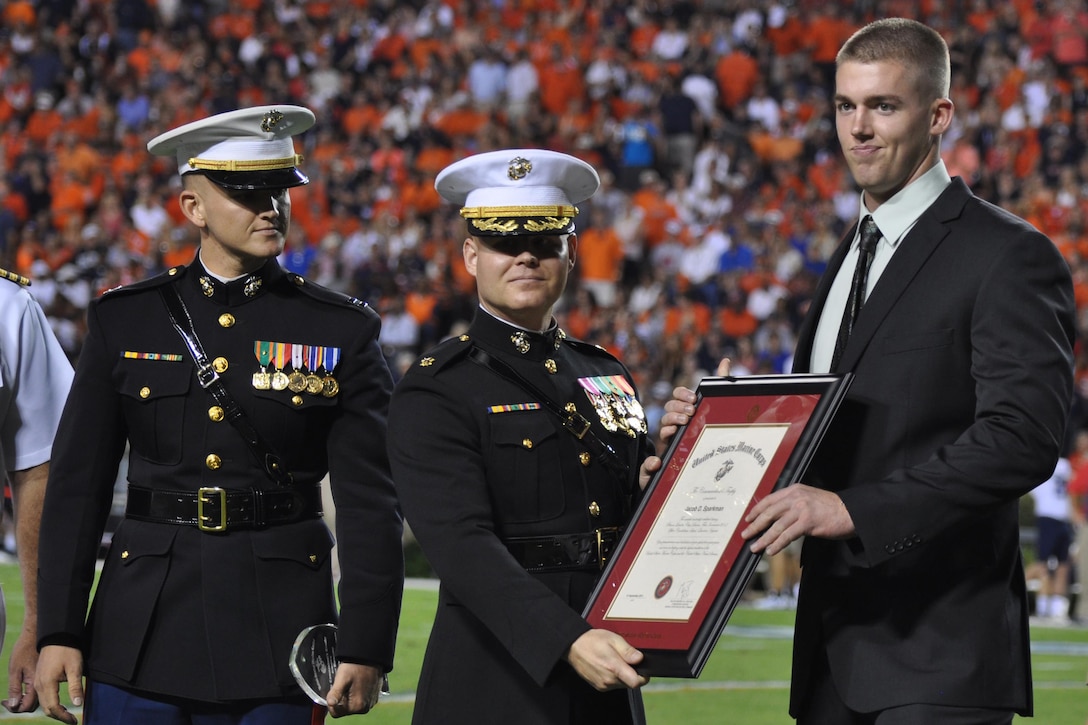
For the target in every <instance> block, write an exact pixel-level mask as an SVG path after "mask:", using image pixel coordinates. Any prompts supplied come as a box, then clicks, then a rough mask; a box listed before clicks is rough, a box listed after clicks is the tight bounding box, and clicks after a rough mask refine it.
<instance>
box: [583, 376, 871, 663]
mask: <svg viewBox="0 0 1088 725" xmlns="http://www.w3.org/2000/svg"><path fill="white" fill-rule="evenodd" d="M851 377H852V376H851V375H850V374H849V373H846V374H841V375H832V374H826V375H824V374H813V373H806V374H798V375H753V376H745V377H712V378H705V379H704V380H703V381H702V382H701V383H700V384H699V386H698V387H697V389H696V394H697V400H696V403H695V414H694V415H693V416H692V418H691V421H690V422H689V423H688V424H687V425H685V426H684V427H683V428H681V429H680V430H679V431H677V433H676V435H674V436H673V438H672V440H671V441H670V444H669V447H668V450H667V451H666V452H665V454H664V455H663V456H662V458H663V460H664V464H663V465H662V467H661V468H660V469H659V470H658V472H657V473H656V474H655V475H654V477H653V479H652V480H651V481H650V484H649V485H648V486H647V488H646V491H645V493H644V495H643V497H642V499H641V501H640V503H639V505H638V507H637V508H636V510H635V512H634V515H633V517H632V519H631V521H630V522H629V524H628V526H627V528H626V529H625V531H624V535H623V537H622V538H621V540H620V542H619V545H618V546H617V549H616V551H615V552H614V553H613V555H612V558H611V559H610V561H609V562H608V564H607V565H606V566H605V568H604V570H603V572H602V574H601V577H600V579H599V580H598V583H597V586H596V588H595V589H594V591H593V594H592V595H591V596H590V599H589V601H588V603H587V604H586V606H585V608H584V610H583V616H584V617H585V618H586V620H587V621H588V622H589V623H590V625H592V626H593V627H599V628H604V629H609V630H611V631H614V632H617V633H618V634H620V635H622V636H623V637H624V638H625V639H627V641H628V642H630V643H631V644H632V645H633V646H635V647H637V648H638V649H639V650H641V651H642V653H643V655H644V659H643V661H642V662H641V663H640V664H639V665H638V666H637V667H636V669H637V670H638V671H639V673H640V674H643V675H646V676H653V677H681V678H696V677H698V676H699V674H700V672H702V669H703V667H704V666H705V664H706V661H707V660H708V659H709V657H710V653H711V652H712V651H713V649H714V646H715V644H716V643H717V641H718V638H719V637H720V636H721V633H722V631H723V630H724V628H725V625H726V623H727V622H728V620H729V617H730V615H731V614H732V612H733V610H734V609H735V608H736V606H737V604H738V602H739V601H740V599H741V596H742V595H743V593H744V591H745V589H746V588H747V585H748V582H749V580H750V579H751V578H752V575H753V574H754V573H755V570H756V565H757V564H758V563H759V560H760V557H761V555H759V554H753V553H752V552H751V551H750V550H749V548H748V545H747V542H745V541H744V540H743V539H741V538H740V531H741V530H742V529H743V528H745V526H746V525H745V524H744V522H743V515H744V513H746V512H747V510H748V509H749V508H751V506H753V505H754V504H755V503H756V502H757V501H758V500H759V499H760V498H762V497H764V496H766V495H767V494H769V493H771V492H772V491H775V490H778V489H779V488H782V487H784V486H787V485H789V484H791V483H793V482H795V481H797V480H798V479H800V478H801V477H802V476H803V475H804V472H805V470H806V468H807V467H808V465H809V463H810V462H811V460H812V457H813V455H814V453H815V451H816V448H817V446H818V445H819V443H820V440H821V439H822V437H823V435H824V433H825V431H826V430H827V426H828V425H829V423H830V421H831V419H832V417H833V416H834V414H835V412H836V410H837V409H838V407H839V405H840V403H841V402H842V400H843V398H844V397H845V395H846V391H847V389H848V387H849V384H850V381H851ZM707 464H713V465H707ZM697 467H701V470H699V471H696V468H697ZM700 501H701V502H703V503H699V502H700ZM670 567H671V568H670ZM672 569H677V570H679V572H680V573H679V575H678V576H675V577H674V576H673V573H672ZM681 580H682V581H681Z"/></svg>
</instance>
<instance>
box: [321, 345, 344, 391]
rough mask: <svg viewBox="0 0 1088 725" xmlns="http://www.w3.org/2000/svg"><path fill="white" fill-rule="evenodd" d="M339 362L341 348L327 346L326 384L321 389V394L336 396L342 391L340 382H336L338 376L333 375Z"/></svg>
mask: <svg viewBox="0 0 1088 725" xmlns="http://www.w3.org/2000/svg"><path fill="white" fill-rule="evenodd" d="M339 362H340V348H338V347H329V348H325V380H324V386H323V387H322V389H321V394H322V395H324V396H325V397H326V398H335V397H336V394H337V393H339V392H340V383H338V382H336V378H334V377H333V376H332V373H333V371H334V370H336V366H337V364H338V363H339Z"/></svg>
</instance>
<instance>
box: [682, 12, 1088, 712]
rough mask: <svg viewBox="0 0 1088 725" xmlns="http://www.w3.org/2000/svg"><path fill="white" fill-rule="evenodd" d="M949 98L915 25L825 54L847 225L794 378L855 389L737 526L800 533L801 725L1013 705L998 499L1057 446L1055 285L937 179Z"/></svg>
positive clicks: (934, 38) (1025, 230) (756, 539)
mask: <svg viewBox="0 0 1088 725" xmlns="http://www.w3.org/2000/svg"><path fill="white" fill-rule="evenodd" d="M948 89H949V58H948V49H947V47H946V45H945V42H944V40H943V39H942V38H941V36H940V35H938V34H937V33H936V32H934V31H933V30H931V29H930V28H927V27H926V26H924V25H922V24H920V23H917V22H914V21H910V20H903V19H886V20H880V21H876V22H874V23H872V24H870V25H867V26H866V27H864V28H862V29H861V30H859V31H858V32H857V33H856V34H855V35H854V36H853V37H851V38H850V39H849V40H848V41H847V42H846V44H845V45H844V46H843V48H842V50H841V51H840V53H839V56H838V59H837V70H836V76H835V110H836V125H837V129H838V137H839V142H840V144H841V146H842V151H843V154H844V156H845V159H846V163H847V165H848V166H849V168H850V170H851V172H852V173H853V176H854V179H855V180H856V181H857V183H858V185H859V186H860V187H861V189H862V193H861V196H860V200H859V224H858V225H857V227H855V230H854V231H853V232H851V234H849V235H848V236H847V237H846V239H845V240H844V242H843V244H842V245H841V246H840V247H839V249H838V250H837V251H836V253H835V254H834V256H833V257H832V259H831V260H830V263H829V265H828V272H827V274H826V275H824V277H823V279H822V280H821V282H820V284H819V287H818V289H817V291H816V294H815V297H814V299H813V303H812V307H811V310H810V311H809V314H808V316H807V317H806V319H805V321H804V323H803V325H802V327H801V330H800V334H799V337H798V344H797V348H796V351H795V360H796V362H795V365H794V369H795V371H796V372H818V373H819V372H828V371H830V372H834V373H846V372H851V373H853V375H854V379H853V384H852V386H851V388H850V391H849V395H848V397H847V399H846V400H845V402H844V404H843V406H842V408H841V409H840V411H839V413H838V414H837V416H836V418H835V419H834V421H833V422H832V424H831V427H830V430H829V431H828V433H827V436H826V437H825V438H824V440H823V441H822V443H821V445H820V448H819V451H818V453H817V455H816V458H815V460H814V461H813V463H812V465H811V466H810V467H809V469H808V473H807V474H806V476H805V480H804V481H803V482H801V483H798V484H795V485H792V486H788V487H786V488H784V489H781V490H780V491H778V492H776V493H773V494H771V495H769V496H767V497H766V498H764V499H762V500H761V501H759V502H757V503H755V505H754V506H753V507H752V508H751V510H750V511H749V513H748V515H747V519H746V520H747V522H748V527H747V528H746V530H745V531H744V532H743V535H744V536H745V537H746V538H748V539H749V540H750V541H751V547H752V550H753V551H756V552H766V553H768V554H775V553H777V552H779V551H781V550H782V549H783V548H784V547H785V546H786V545H788V544H789V543H790V542H791V541H794V540H796V539H798V538H799V537H802V536H804V537H805V543H804V549H803V553H802V558H801V564H802V567H803V570H802V571H803V573H802V579H801V587H800V597H799V601H798V609H797V622H796V634H795V641H794V665H793V688H792V693H791V700H790V712H791V714H792V715H793V716H794V717H796V718H797V719H798V722H799V723H803V724H804V725H839V724H842V725H847V724H849V725H853V724H866V725H923V724H924V725H942V724H945V723H948V724H951V723H972V724H973V725H990V724H993V725H997V724H998V723H1001V724H1007V723H1010V722H1011V721H1012V718H1013V714H1014V713H1020V714H1024V715H1028V714H1030V713H1031V711H1032V693H1031V672H1030V662H1029V651H1028V608H1027V597H1026V595H1025V582H1024V573H1023V567H1022V563H1021V558H1020V548H1019V527H1018V523H1017V510H1018V505H1017V504H1018V501H1019V499H1020V497H1021V496H1023V495H1024V494H1025V493H1027V492H1028V491H1030V490H1031V489H1032V488H1033V487H1035V486H1036V485H1038V484H1039V483H1040V482H1042V481H1043V480H1045V479H1046V478H1047V477H1048V476H1049V475H1050V473H1051V472H1052V471H1053V470H1054V464H1055V461H1056V460H1057V458H1058V454H1059V451H1060V448H1061V444H1062V440H1063V433H1064V428H1065V421H1066V413H1067V410H1068V407H1069V405H1070V401H1071V400H1072V394H1073V392H1072V391H1073V388H1072V382H1073V365H1072V342H1073V336H1074V332H1073V330H1074V320H1073V318H1074V304H1073V291H1072V284H1071V281H1070V274H1069V270H1068V268H1067V266H1066V264H1065V262H1064V261H1063V259H1062V257H1061V255H1060V254H1059V253H1058V251H1057V250H1056V249H1055V247H1054V245H1053V244H1052V243H1051V242H1050V240H1048V239H1047V238H1046V237H1045V236H1043V235H1042V234H1041V233H1039V232H1038V231H1037V230H1035V229H1034V228H1033V227H1031V226H1030V225H1029V224H1027V223H1026V222H1024V221H1023V220H1021V219H1019V218H1017V217H1015V216H1014V215H1012V214H1010V213H1008V212H1006V211H1004V210H1002V209H999V208H997V207H995V206H993V205H991V204H988V203H986V202H984V201H982V200H980V199H978V198H977V197H975V196H974V195H973V194H972V193H971V191H970V189H968V187H967V185H966V184H965V183H964V182H963V181H962V180H961V179H958V178H957V179H951V178H949V175H948V172H947V171H946V170H945V166H944V164H943V163H942V161H941V157H940V141H941V137H942V136H943V134H944V133H945V132H947V131H948V129H949V126H950V125H951V123H952V117H953V105H952V102H951V101H950V100H949V99H948ZM867 217H871V218H872V220H873V221H875V227H876V228H875V229H871V230H870V231H869V232H864V231H862V230H863V229H864V228H865V227H871V224H869V223H868V221H867ZM874 242H875V252H872V253H869V252H868V250H867V249H866V253H865V254H864V255H863V254H862V250H861V247H862V246H865V247H866V248H868V247H869V246H870V245H871V244H873V243H874ZM859 258H862V259H863V263H862V264H860V265H859V264H858V262H857V260H858V259H859ZM869 258H871V263H870V264H868V265H866V264H865V263H864V262H866V261H869ZM867 266H868V269H866V267H867ZM866 273H867V275H866ZM866 276H867V279H865V278H866ZM855 278H857V279H858V282H859V284H854V283H853V280H854V279H855ZM854 289H856V290H857V292H856V294H855V293H854V291H853V290H854ZM851 300H852V301H851ZM851 307H853V308H855V309H856V308H860V311H859V312H858V313H857V314H856V317H851V316H850V312H849V308H851ZM847 320H849V322H847ZM840 329H842V330H843V334H842V335H840ZM846 333H849V334H846ZM677 398H678V399H677V400H674V401H671V402H670V403H669V409H670V411H671V413H672V414H673V415H674V416H675V417H670V418H668V420H667V421H666V423H668V424H671V423H676V422H684V421H685V420H686V415H687V414H688V413H690V412H691V407H690V404H691V403H692V402H693V401H694V397H693V396H692V395H691V393H690V391H684V390H678V391H677Z"/></svg>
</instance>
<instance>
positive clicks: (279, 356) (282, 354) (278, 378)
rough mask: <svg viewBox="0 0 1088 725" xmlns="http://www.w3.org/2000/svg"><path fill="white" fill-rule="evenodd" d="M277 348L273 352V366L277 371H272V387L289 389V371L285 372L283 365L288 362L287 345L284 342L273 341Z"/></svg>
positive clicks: (274, 388)
mask: <svg viewBox="0 0 1088 725" xmlns="http://www.w3.org/2000/svg"><path fill="white" fill-rule="evenodd" d="M272 344H273V345H274V346H275V348H274V352H273V353H272V367H274V368H276V372H274V373H272V389H273V390H286V389H287V373H285V372H283V366H284V365H286V364H287V347H286V345H284V343H282V342H275V343H272Z"/></svg>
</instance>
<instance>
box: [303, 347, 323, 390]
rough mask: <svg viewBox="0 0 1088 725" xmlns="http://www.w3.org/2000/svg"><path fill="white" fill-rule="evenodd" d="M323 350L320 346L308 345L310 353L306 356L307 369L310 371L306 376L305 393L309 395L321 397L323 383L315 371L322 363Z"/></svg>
mask: <svg viewBox="0 0 1088 725" xmlns="http://www.w3.org/2000/svg"><path fill="white" fill-rule="evenodd" d="M324 349H325V348H323V347H321V346H320V345H310V351H309V353H308V354H307V356H306V357H307V367H308V368H309V369H310V372H309V374H308V375H307V376H306V392H307V393H309V394H310V395H321V393H322V391H323V390H325V381H324V380H322V379H321V376H320V375H318V374H317V369H318V368H319V367H321V363H322V362H323V358H322V352H323V351H324Z"/></svg>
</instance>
